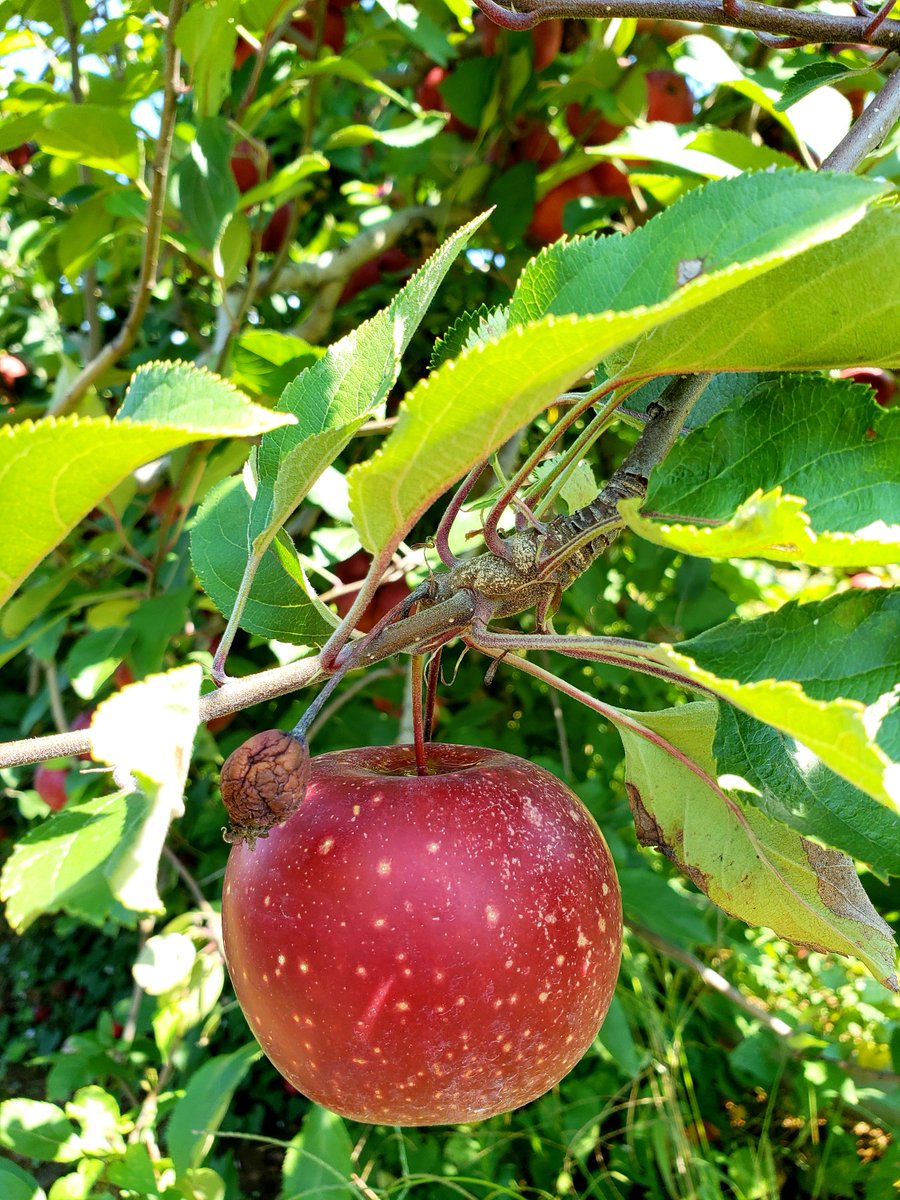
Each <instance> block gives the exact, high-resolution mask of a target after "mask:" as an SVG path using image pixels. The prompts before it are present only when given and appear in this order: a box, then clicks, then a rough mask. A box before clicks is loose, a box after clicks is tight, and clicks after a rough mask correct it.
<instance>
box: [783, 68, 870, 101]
mask: <svg viewBox="0 0 900 1200" xmlns="http://www.w3.org/2000/svg"><path fill="white" fill-rule="evenodd" d="M853 74H854V71H853V68H852V67H848V66H847V65H846V64H845V63H841V62H814V63H810V64H809V66H806V67H801V68H800V70H799V71H795V72H794V74H793V75H792V76H791V77H790V79H789V80H788V81H787V84H786V85H785V89H784V91H783V92H782V94H781V99H780V100H776V101H775V111H776V112H785V111H786V110H787V109H789V108H790V107H791V105H792V104H796V103H797V101H798V100H802V99H803V97H804V96H808V95H809V94H810V92H814V91H815V90H816V89H817V88H820V87H823V86H824V85H825V84H828V83H834V82H835V81H836V80H838V79H843V78H844V76H845V75H853Z"/></svg>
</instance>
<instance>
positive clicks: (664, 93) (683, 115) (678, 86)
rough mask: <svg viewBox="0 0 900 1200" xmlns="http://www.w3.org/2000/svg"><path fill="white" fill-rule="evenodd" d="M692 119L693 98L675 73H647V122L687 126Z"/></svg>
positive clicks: (682, 79) (684, 82) (682, 77)
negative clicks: (663, 122)
mask: <svg viewBox="0 0 900 1200" xmlns="http://www.w3.org/2000/svg"><path fill="white" fill-rule="evenodd" d="M693 119H694V96H693V93H692V92H691V89H690V88H689V87H688V85H687V80H686V79H685V78H684V76H683V75H679V74H678V72H677V71H648V72H647V120H648V121H667V122H668V123H669V124H670V125H687V124H688V123H689V122H691V121H693Z"/></svg>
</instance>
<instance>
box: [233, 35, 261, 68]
mask: <svg viewBox="0 0 900 1200" xmlns="http://www.w3.org/2000/svg"><path fill="white" fill-rule="evenodd" d="M255 53H256V51H255V50H254V48H253V47H252V46H251V45H250V43H249V42H248V41H247V39H246V38H242V37H240V36H239V37H238V40H237V43H236V45H235V47H234V69H235V71H239V70H240V69H241V67H242V66H243V65H244V63H245V62H246V61H247V59H248V58H252V57H253V55H254V54H255Z"/></svg>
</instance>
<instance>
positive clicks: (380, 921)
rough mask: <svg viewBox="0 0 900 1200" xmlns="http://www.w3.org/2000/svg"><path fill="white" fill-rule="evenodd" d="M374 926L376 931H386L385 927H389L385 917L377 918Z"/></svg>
mask: <svg viewBox="0 0 900 1200" xmlns="http://www.w3.org/2000/svg"><path fill="white" fill-rule="evenodd" d="M372 924H373V925H374V926H375V928H376V929H384V927H385V925H387V921H386V920H385V919H384V917H376V918H375V920H374V921H373V922H372Z"/></svg>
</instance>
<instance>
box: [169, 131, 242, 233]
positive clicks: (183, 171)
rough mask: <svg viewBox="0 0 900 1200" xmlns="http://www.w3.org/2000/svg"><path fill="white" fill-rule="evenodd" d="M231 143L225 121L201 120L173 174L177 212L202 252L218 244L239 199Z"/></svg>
mask: <svg viewBox="0 0 900 1200" xmlns="http://www.w3.org/2000/svg"><path fill="white" fill-rule="evenodd" d="M232 140H233V139H232V134H231V130H230V128H229V126H228V123H227V122H226V121H224V120H222V119H220V118H219V117H207V118H205V119H204V120H202V121H201V122H200V124H199V125H198V126H197V132H196V135H195V137H194V140H193V141H192V142H191V144H190V146H189V147H188V153H187V155H186V157H185V158H183V159H182V161H181V162H180V163H179V164H178V168H177V170H176V171H175V178H176V179H177V180H178V195H179V202H180V205H181V212H182V214H183V216H184V219H185V220H186V221H187V224H188V227H189V229H190V230H191V232H192V233H193V234H194V236H195V237H196V239H197V241H198V242H199V243H200V245H201V246H203V248H204V249H206V250H212V248H213V246H215V244H216V242H217V241H218V240H219V237H220V236H221V232H222V226H223V225H224V224H225V220H226V218H227V217H228V216H230V214H231V213H232V212H233V211H234V208H235V206H236V205H237V202H238V197H239V195H240V193H239V192H238V188H237V184H236V183H235V181H234V175H233V174H232V173H231V165H230V160H231V149H232Z"/></svg>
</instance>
